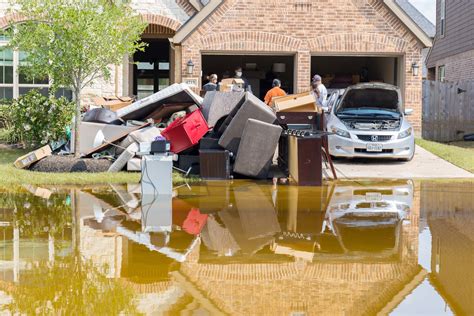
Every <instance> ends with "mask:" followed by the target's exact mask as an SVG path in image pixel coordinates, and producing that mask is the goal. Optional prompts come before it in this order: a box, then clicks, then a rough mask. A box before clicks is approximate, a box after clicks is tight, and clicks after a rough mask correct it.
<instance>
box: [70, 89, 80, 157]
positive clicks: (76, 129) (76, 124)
mask: <svg viewBox="0 0 474 316" xmlns="http://www.w3.org/2000/svg"><path fill="white" fill-rule="evenodd" d="M74 94H75V98H76V115H75V118H74V139H73V140H72V141H73V142H74V157H76V158H78V157H79V156H80V154H81V153H80V152H79V123H80V122H81V89H80V88H76V89H75V91H74Z"/></svg>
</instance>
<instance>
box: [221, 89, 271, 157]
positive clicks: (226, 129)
mask: <svg viewBox="0 0 474 316" xmlns="http://www.w3.org/2000/svg"><path fill="white" fill-rule="evenodd" d="M248 119H255V120H258V121H262V122H265V123H269V124H273V123H274V122H275V121H276V119H277V118H276V115H275V113H273V111H272V110H271V109H270V108H269V107H268V106H267V105H266V104H265V103H263V102H262V101H260V100H259V99H258V98H257V97H256V96H254V95H253V94H251V93H248V92H247V93H246V94H245V100H244V102H243V104H242V105H241V106H237V107H235V108H234V110H233V111H232V113H230V114H229V116H227V118H226V120H225V121H224V123H223V124H222V126H221V127H220V131H223V134H222V136H221V138H220V139H219V145H220V146H222V147H224V148H225V149H228V150H230V151H231V152H233V153H237V151H238V149H239V144H240V138H241V136H242V133H243V130H244V127H245V124H246V123H247V120H248Z"/></svg>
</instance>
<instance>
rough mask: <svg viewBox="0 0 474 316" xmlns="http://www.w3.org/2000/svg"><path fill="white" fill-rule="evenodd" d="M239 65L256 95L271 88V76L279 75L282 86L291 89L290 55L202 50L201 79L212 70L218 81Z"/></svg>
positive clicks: (292, 72) (292, 70) (292, 79)
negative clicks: (222, 52) (221, 53)
mask: <svg viewBox="0 0 474 316" xmlns="http://www.w3.org/2000/svg"><path fill="white" fill-rule="evenodd" d="M239 66H240V67H242V70H243V77H245V78H246V79H247V80H248V82H249V85H250V86H251V89H252V92H253V94H254V95H256V96H257V97H259V98H260V99H263V98H264V97H265V94H266V93H267V91H268V90H269V89H271V88H272V81H273V79H280V80H281V82H282V89H283V90H285V91H286V92H287V93H293V91H294V56H271V55H269V56H262V55H245V56H244V55H211V54H207V55H204V54H203V56H202V75H203V77H202V83H203V84H205V83H207V80H206V77H207V76H208V75H210V74H213V73H215V74H217V75H218V76H219V81H220V80H222V79H223V78H232V77H233V76H234V70H235V68H236V67H239Z"/></svg>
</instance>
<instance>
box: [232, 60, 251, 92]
mask: <svg viewBox="0 0 474 316" xmlns="http://www.w3.org/2000/svg"><path fill="white" fill-rule="evenodd" d="M234 78H235V79H242V80H243V81H244V90H245V91H250V92H252V91H251V89H250V88H249V81H248V80H247V79H246V78H245V77H244V76H243V72H242V67H240V66H238V67H236V68H235V76H234Z"/></svg>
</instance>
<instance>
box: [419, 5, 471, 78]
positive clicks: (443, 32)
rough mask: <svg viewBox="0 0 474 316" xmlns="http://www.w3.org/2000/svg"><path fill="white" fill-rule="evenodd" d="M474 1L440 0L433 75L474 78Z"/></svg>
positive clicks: (430, 58)
mask: <svg viewBox="0 0 474 316" xmlns="http://www.w3.org/2000/svg"><path fill="white" fill-rule="evenodd" d="M473 12H474V2H473V1H452V0H437V1H436V36H435V39H434V42H433V47H432V49H431V51H430V53H429V56H428V59H427V67H428V69H429V75H430V77H429V79H431V80H438V81H450V82H455V81H462V80H473V79H474V32H473V30H474V22H472V13H473Z"/></svg>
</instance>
